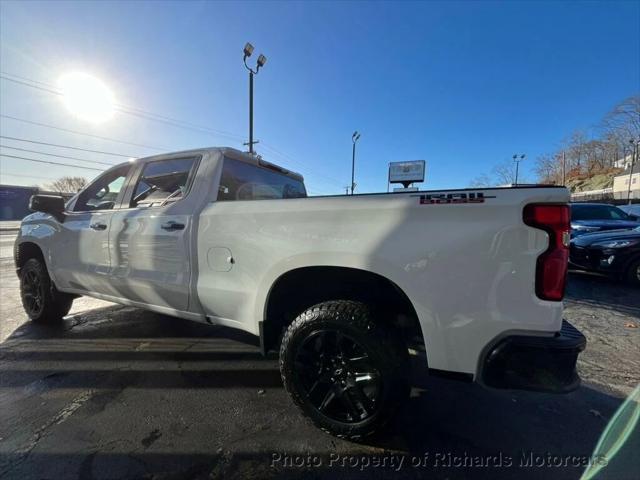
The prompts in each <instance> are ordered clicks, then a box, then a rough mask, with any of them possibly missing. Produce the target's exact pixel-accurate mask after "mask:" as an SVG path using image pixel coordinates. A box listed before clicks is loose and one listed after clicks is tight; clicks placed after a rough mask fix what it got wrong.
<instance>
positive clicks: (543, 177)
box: [470, 95, 640, 192]
mask: <svg viewBox="0 0 640 480" xmlns="http://www.w3.org/2000/svg"><path fill="white" fill-rule="evenodd" d="M591 131H592V132H594V133H592V134H591V135H589V134H587V133H586V132H585V131H582V130H576V131H575V132H573V133H572V134H571V135H569V136H568V137H567V138H566V139H565V140H563V141H562V142H561V144H560V146H559V148H558V149H557V150H556V151H554V152H550V153H548V154H545V155H541V156H539V157H538V158H536V160H535V167H534V171H535V174H536V178H535V180H534V181H535V182H537V183H543V184H552V185H566V186H567V187H568V188H569V189H570V190H571V191H572V192H584V191H590V190H600V189H603V188H609V187H611V186H612V185H613V177H614V176H615V175H617V174H618V173H620V172H622V171H623V168H622V166H623V164H624V163H625V161H623V160H624V159H626V163H629V164H630V163H631V158H632V152H633V148H634V147H633V145H632V144H631V143H630V140H634V141H640V95H636V96H632V97H629V98H627V99H625V100H623V101H622V102H620V103H619V104H617V105H616V106H615V107H614V108H613V109H612V110H611V111H610V112H609V113H608V114H607V115H606V116H605V117H604V118H603V119H602V120H601V121H600V123H599V124H598V125H596V126H595V128H592V129H591ZM636 161H638V160H636ZM513 183H515V164H514V162H513V161H511V160H510V159H509V160H505V161H504V162H502V163H499V164H497V165H495V166H494V167H493V169H492V170H491V171H490V172H489V173H488V174H482V175H480V176H478V177H476V178H475V179H473V180H472V181H471V183H470V186H471V187H488V186H497V185H510V184H513ZM518 183H531V180H529V179H527V178H523V175H522V173H521V174H520V176H519V178H518Z"/></svg>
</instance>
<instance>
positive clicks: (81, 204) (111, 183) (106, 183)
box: [73, 165, 131, 212]
mask: <svg viewBox="0 0 640 480" xmlns="http://www.w3.org/2000/svg"><path fill="white" fill-rule="evenodd" d="M130 169H131V165H123V166H122V167H120V168H118V169H116V170H112V171H110V172H107V173H105V174H104V175H102V176H101V177H99V178H98V179H97V180H95V181H94V182H93V183H92V184H91V185H89V186H88V187H87V188H85V190H84V191H83V192H82V193H81V194H80V196H79V197H78V200H77V201H76V204H75V206H74V207H73V211H74V212H86V211H91V210H111V209H112V208H113V207H114V206H115V204H116V199H117V198H118V194H119V193H120V190H122V186H123V185H124V181H125V179H126V178H127V174H128V173H129V170H130Z"/></svg>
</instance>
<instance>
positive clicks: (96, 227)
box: [89, 223, 107, 230]
mask: <svg viewBox="0 0 640 480" xmlns="http://www.w3.org/2000/svg"><path fill="white" fill-rule="evenodd" d="M89 227H91V228H92V229H93V230H106V229H107V225H106V224H104V223H92V224H91V225H89Z"/></svg>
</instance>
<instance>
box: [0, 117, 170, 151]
mask: <svg viewBox="0 0 640 480" xmlns="http://www.w3.org/2000/svg"><path fill="white" fill-rule="evenodd" d="M0 117H2V118H8V119H10V120H15V121H16V122H22V123H28V124H30V125H37V126H38V127H45V128H51V129H53V130H59V131H61V132H67V133H73V134H75V135H83V136H85V137H93V138H97V139H99V140H106V141H109V142H116V143H122V144H124V145H132V146H134V147H141V148H147V149H150V150H158V151H161V152H162V151H166V150H167V149H164V148H160V147H153V146H151V145H144V144H141V143H135V142H127V141H126V140H118V139H117V138H111V137H104V136H102V135H94V134H92V133H86V132H81V131H78V130H71V129H69V128H62V127H57V126H55V125H49V124H47V123H41V122H34V121H33V120H26V119H24V118H19V117H14V116H11V115H5V114H0Z"/></svg>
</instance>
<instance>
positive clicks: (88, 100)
mask: <svg viewBox="0 0 640 480" xmlns="http://www.w3.org/2000/svg"><path fill="white" fill-rule="evenodd" d="M58 87H59V88H60V91H61V92H62V100H63V102H64V105H65V107H66V108H67V110H68V111H69V112H70V113H71V114H73V115H75V116H77V117H78V118H80V119H82V120H86V121H88V122H92V123H101V122H105V121H107V120H109V119H110V118H111V117H112V116H113V114H114V112H115V97H114V95H113V93H112V92H111V90H110V89H109V88H108V87H107V86H106V85H105V84H104V83H103V82H101V81H100V80H98V79H97V78H95V77H93V76H91V75H89V74H86V73H80V72H73V73H67V74H65V75H63V76H62V77H60V79H59V80H58Z"/></svg>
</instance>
